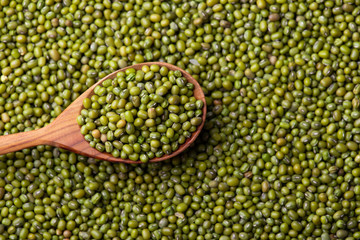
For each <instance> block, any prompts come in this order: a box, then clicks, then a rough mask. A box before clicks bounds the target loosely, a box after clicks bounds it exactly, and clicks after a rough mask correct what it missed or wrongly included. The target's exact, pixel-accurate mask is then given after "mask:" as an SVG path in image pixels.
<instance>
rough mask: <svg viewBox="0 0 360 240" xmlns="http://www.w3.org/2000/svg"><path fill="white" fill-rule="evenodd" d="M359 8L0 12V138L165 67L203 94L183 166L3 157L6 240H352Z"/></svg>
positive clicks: (47, 152)
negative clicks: (142, 68)
mask: <svg viewBox="0 0 360 240" xmlns="http://www.w3.org/2000/svg"><path fill="white" fill-rule="evenodd" d="M359 29H360V1H359V0H298V1H292V0H188V1H184V0H173V1H160V0H149V1H144V0H129V1H116V0H115V1H110V0H101V1H100V0H96V1H94V0H89V1H80V0H74V1H70V0H62V1H58V0H56V1H55V0H38V1H30V0H22V1H20V0H18V1H15V0H0V73H1V74H0V134H1V135H5V134H12V133H16V132H22V131H29V130H33V129H38V128H41V127H43V126H45V125H47V124H49V123H50V122H51V121H52V120H53V119H54V118H55V117H56V116H58V115H59V114H60V113H61V112H62V111H63V110H64V109H65V108H66V107H67V106H68V105H69V104H70V103H71V102H72V101H74V100H75V99H76V98H77V97H78V96H79V95H80V94H81V93H82V92H84V91H85V90H86V89H87V88H89V87H90V86H92V85H93V84H94V83H95V82H96V81H97V80H99V79H101V78H103V77H105V76H106V75H107V74H109V73H111V72H113V71H115V70H118V69H120V68H123V67H126V66H129V65H132V64H135V63H141V62H146V61H163V62H167V63H170V64H174V65H177V66H179V67H181V68H182V69H184V70H186V71H187V72H189V73H190V74H191V75H192V76H193V77H194V78H195V79H196V80H197V81H198V82H199V83H200V84H201V86H202V88H203V90H204V93H205V95H206V103H207V106H208V113H207V115H206V122H205V126H204V129H203V131H202V133H201V135H200V136H199V138H198V139H197V141H196V144H194V145H193V146H192V148H190V149H189V150H187V151H186V152H185V153H183V154H181V155H178V156H177V157H175V158H173V159H170V160H167V161H165V162H160V163H153V164H142V165H126V164H119V163H110V162H105V161H99V160H96V159H92V158H87V157H84V156H80V155H76V154H74V153H71V152H68V151H64V150H62V149H59V148H53V147H49V146H38V147H34V148H30V149H24V150H22V151H18V152H14V153H9V154H6V155H2V156H0V240H5V239H9V240H14V239H29V240H35V239H36V240H42V239H44V240H88V239H104V240H106V239H114V240H120V239H126V240H127V239H139V240H146V239H156V240H170V239H177V240H187V239H189V240H213V239H219V240H237V239H239V240H250V239H260V240H266V239H269V240H275V239H276V240H335V239H343V240H355V239H360V154H359V143H360V110H359V109H360V67H359V66H360V65H359V50H360V31H359Z"/></svg>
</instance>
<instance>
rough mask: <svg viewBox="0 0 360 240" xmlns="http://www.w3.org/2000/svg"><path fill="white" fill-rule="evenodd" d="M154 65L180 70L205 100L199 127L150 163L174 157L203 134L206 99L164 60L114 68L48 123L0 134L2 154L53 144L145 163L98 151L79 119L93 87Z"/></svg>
mask: <svg viewBox="0 0 360 240" xmlns="http://www.w3.org/2000/svg"><path fill="white" fill-rule="evenodd" d="M152 64H157V65H159V66H164V67H167V68H168V69H170V70H173V71H175V70H179V71H181V73H182V74H183V76H184V77H185V78H186V79H187V81H188V82H190V83H192V84H194V96H195V98H196V99H200V100H202V101H203V102H204V107H203V109H202V111H203V115H202V123H201V125H200V126H198V128H197V130H196V131H195V132H193V133H192V135H191V137H190V138H188V139H187V140H186V142H185V143H184V144H182V145H180V146H179V149H178V150H176V151H175V152H173V153H171V154H170V155H164V156H162V157H159V158H153V159H151V160H150V161H149V162H159V161H163V160H166V159H169V158H172V157H174V156H176V155H178V154H179V153H181V152H182V151H184V150H185V149H186V148H188V147H189V146H190V144H191V143H193V142H194V141H195V139H196V138H197V136H198V135H199V134H200V131H201V129H202V128H203V126H204V123H205V117H206V102H205V96H204V93H203V91H202V89H201V87H200V85H199V83H198V82H197V81H196V80H195V79H194V78H193V77H191V75H190V74H189V73H187V72H185V71H184V70H182V69H181V68H178V67H176V66H174V65H171V64H168V63H163V62H147V63H139V64H135V65H133V66H129V67H125V68H123V69H120V70H118V71H115V72H113V73H111V74H109V75H107V76H106V77H104V78H103V79H101V80H100V81H98V82H97V83H95V84H94V85H93V86H91V87H90V88H89V89H88V90H86V91H85V92H84V93H83V94H81V95H80V96H79V97H78V98H77V99H76V100H75V101H74V102H73V103H71V104H70V105H69V106H68V107H67V108H66V109H65V110H64V111H63V112H62V113H61V114H60V115H59V116H58V117H57V118H55V119H54V121H52V122H51V123H50V124H48V125H47V126H45V127H43V128H40V129H37V130H33V131H28V132H20V133H15V134H9V135H3V136H0V154H6V153H9V152H15V151H18V150H21V149H24V148H29V147H34V146H37V145H51V146H54V147H59V148H64V149H67V150H70V151H72V152H75V153H78V154H81V155H84V156H88V157H93V158H97V159H102V160H107V161H112V162H123V163H142V162H141V161H132V160H130V159H121V158H115V157H113V156H112V155H111V154H109V153H103V152H99V151H97V150H96V149H95V148H92V147H90V145H89V142H87V141H86V140H85V139H84V136H83V135H82V134H81V133H80V126H79V125H78V123H77V121H76V118H77V116H79V115H80V111H81V109H82V108H83V105H82V103H83V100H84V99H85V98H87V97H90V96H91V95H93V90H94V88H95V87H96V86H97V85H99V84H101V83H102V82H103V81H104V80H106V79H114V78H115V77H116V74H117V73H118V72H120V71H125V70H126V69H128V68H134V69H136V70H139V69H141V68H142V66H144V65H147V66H150V65H152Z"/></svg>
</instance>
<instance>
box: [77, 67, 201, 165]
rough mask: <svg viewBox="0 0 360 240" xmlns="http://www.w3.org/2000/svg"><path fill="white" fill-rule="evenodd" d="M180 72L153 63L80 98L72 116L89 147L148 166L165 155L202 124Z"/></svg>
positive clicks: (198, 107) (189, 87)
mask: <svg viewBox="0 0 360 240" xmlns="http://www.w3.org/2000/svg"><path fill="white" fill-rule="evenodd" d="M194 87H195V86H194V84H192V83H190V82H188V81H187V79H186V78H185V77H183V75H182V73H181V71H179V70H177V71H172V70H169V69H168V68H167V67H165V66H159V65H158V64H151V65H150V66H147V65H144V66H142V67H141V69H139V70H136V69H134V68H128V69H126V70H125V71H120V72H118V73H117V74H116V76H115V78H114V79H106V80H104V81H103V82H102V83H101V84H100V85H98V86H96V87H95V88H94V94H93V95H91V97H87V98H85V99H84V100H83V109H82V110H81V112H80V115H79V116H78V117H77V122H78V124H79V126H80V127H81V128H80V132H81V134H83V135H84V138H85V140H86V141H88V142H89V143H90V146H91V147H93V148H95V149H96V150H98V151H100V152H106V153H110V154H112V156H114V157H116V158H121V159H130V160H132V161H138V160H140V161H141V162H143V163H146V162H148V161H149V160H150V159H153V158H155V157H158V158H160V157H162V156H164V155H170V154H172V153H173V152H175V151H176V150H178V149H179V147H180V145H182V144H185V142H186V140H187V139H190V138H191V137H192V136H193V133H194V132H195V131H196V130H197V129H198V126H199V125H201V123H202V115H203V112H202V109H203V107H204V102H203V100H200V99H196V98H195V96H194Z"/></svg>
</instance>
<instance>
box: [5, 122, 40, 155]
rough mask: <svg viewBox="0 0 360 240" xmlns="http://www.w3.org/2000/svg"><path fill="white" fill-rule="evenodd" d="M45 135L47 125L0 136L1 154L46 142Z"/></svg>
mask: <svg viewBox="0 0 360 240" xmlns="http://www.w3.org/2000/svg"><path fill="white" fill-rule="evenodd" d="M45 135H46V127H44V128H40V129H37V130H33V131H28V132H20V133H15V134H9V135H3V136H0V154H6V153H10V152H15V151H19V150H22V149H24V148H29V147H34V146H37V145H43V144H46V143H47V141H46V140H45V139H44V136H45Z"/></svg>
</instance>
